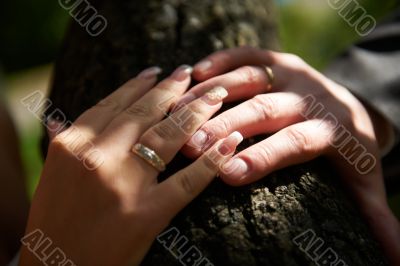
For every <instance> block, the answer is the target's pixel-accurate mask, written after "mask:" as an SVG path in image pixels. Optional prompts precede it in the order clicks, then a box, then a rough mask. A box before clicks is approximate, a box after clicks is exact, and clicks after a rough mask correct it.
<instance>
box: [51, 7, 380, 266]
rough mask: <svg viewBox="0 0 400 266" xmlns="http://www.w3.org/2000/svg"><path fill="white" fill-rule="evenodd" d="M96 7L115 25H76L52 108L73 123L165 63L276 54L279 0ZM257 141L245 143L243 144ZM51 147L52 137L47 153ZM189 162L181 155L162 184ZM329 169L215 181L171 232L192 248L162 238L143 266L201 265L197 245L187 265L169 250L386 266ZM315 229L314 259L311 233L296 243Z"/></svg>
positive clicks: (220, 261)
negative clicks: (93, 28) (245, 52)
mask: <svg viewBox="0 0 400 266" xmlns="http://www.w3.org/2000/svg"><path fill="white" fill-rule="evenodd" d="M90 2H91V4H93V5H94V6H95V7H96V8H97V10H98V11H99V14H101V15H103V16H104V17H105V18H106V19H107V21H108V27H107V29H106V30H105V32H103V33H102V34H101V35H99V36H98V37H91V36H90V35H89V34H87V33H86V32H85V30H84V29H83V28H82V27H81V26H80V25H79V24H78V23H76V22H75V21H72V22H71V26H70V29H69V31H68V33H67V35H66V39H65V43H64V46H63V48H62V50H61V53H60V56H59V59H58V61H57V64H56V67H55V76H54V81H53V85H52V92H51V96H50V99H51V100H52V102H53V104H52V107H51V108H50V109H49V110H48V111H47V113H50V112H52V110H54V109H55V108H59V109H61V110H62V111H63V112H64V113H65V114H66V115H67V117H68V119H69V120H71V121H73V120H75V119H76V118H77V117H78V116H79V115H80V114H81V113H82V112H83V111H84V110H86V109H87V108H89V107H91V106H92V105H94V104H95V103H96V102H98V101H99V100H100V99H102V98H103V97H105V96H106V95H108V94H109V93H110V92H112V91H113V90H115V89H116V88H118V87H119V86H120V85H121V84H122V83H124V82H125V81H126V80H128V79H129V78H131V77H132V76H134V75H135V74H137V73H138V72H139V71H140V70H142V69H144V68H145V67H148V66H152V65H159V66H161V67H162V68H163V69H164V70H165V73H169V72H170V71H172V70H173V69H174V68H175V67H176V66H178V65H180V64H183V63H185V64H193V63H195V62H196V61H197V60H199V59H200V58H202V57H203V56H205V55H207V54H209V53H211V52H213V51H215V50H219V49H224V48H229V47H235V46H238V45H252V46H259V47H263V48H275V49H276V48H277V42H276V40H277V38H276V35H277V32H276V29H277V28H276V25H275V12H274V10H273V3H272V0H191V1H185V0H146V1H137V0H136V1H135V0H129V1H128V0H127V1H117V0H113V1H94V0H91V1H90ZM226 108H229V106H226V107H225V109H226ZM257 139H260V138H256V139H253V140H249V141H246V142H244V143H243V145H242V148H244V147H247V146H249V145H251V143H252V142H254V141H257ZM46 146H47V140H44V150H46ZM188 163H190V161H189V160H188V159H186V158H185V157H183V156H181V155H178V156H177V158H176V159H175V160H174V161H173V162H172V163H171V164H170V165H169V166H168V170H167V171H166V172H164V173H163V174H162V175H161V176H160V180H163V179H164V178H165V177H166V176H169V175H170V174H171V173H174V172H176V171H177V170H179V169H181V168H183V167H184V166H186V165H187V164H188ZM329 167H330V166H329V165H328V164H327V163H326V162H325V161H323V160H322V159H319V160H318V161H315V162H311V163H309V164H305V165H301V166H296V167H292V168H289V169H285V170H282V171H279V172H277V173H274V174H271V175H269V176H267V177H265V178H264V179H263V180H262V181H260V182H258V183H256V184H253V185H249V186H246V187H242V188H233V187H229V186H227V185H225V184H223V183H222V182H221V181H220V180H216V181H215V182H213V183H212V184H211V185H210V186H209V187H208V188H207V190H206V191H205V192H204V193H203V194H202V195H201V196H200V197H198V198H197V199H196V200H195V201H194V202H193V203H192V204H190V205H189V206H188V207H187V208H186V209H185V210H183V211H182V212H181V213H180V214H179V215H178V216H177V217H176V218H175V219H174V221H173V222H172V224H171V226H170V227H169V229H170V228H174V227H176V229H177V230H179V234H180V236H186V237H187V239H188V240H189V242H188V244H187V245H184V246H182V248H181V250H178V248H177V247H178V246H181V245H180V244H177V247H175V248H171V249H170V250H168V249H167V248H165V246H163V245H161V244H160V242H159V241H155V243H154V245H153V247H152V249H151V250H150V252H149V254H148V255H147V257H146V259H145V261H144V262H143V265H163V266H169V265H181V264H183V265H194V263H191V262H190V259H189V258H188V256H189V255H193V257H194V258H195V259H196V258H197V257H198V256H199V253H197V254H195V253H196V252H193V248H192V249H191V250H190V251H189V253H187V254H186V256H183V257H180V258H181V261H179V260H178V259H176V258H175V257H174V256H173V255H172V254H171V253H173V252H175V253H176V254H178V255H179V254H182V253H184V251H185V250H188V249H189V248H190V247H191V246H192V245H194V246H195V247H197V249H198V250H199V251H200V252H201V253H202V256H204V257H206V258H207V259H208V260H209V261H210V263H208V261H207V260H205V259H203V260H202V262H201V263H200V264H199V265H212V264H213V265H232V266H233V265H241V266H242V265H249V266H252V265H314V264H315V261H317V262H318V263H319V264H320V265H331V264H328V263H327V261H329V258H328V257H329V256H328V254H333V253H332V251H334V252H335V254H337V256H338V259H337V261H339V260H342V261H343V262H345V263H346V264H347V265H363V266H364V265H371V266H372V265H373V266H376V265H385V262H384V259H383V257H382V254H381V252H380V249H379V247H378V245H377V244H376V242H375V241H374V240H373V238H372V237H371V234H370V232H369V230H368V228H367V226H366V224H365V222H364V221H363V219H362V218H361V215H360V213H359V212H358V211H357V209H356V207H355V206H354V204H353V203H352V202H351V200H349V199H348V198H347V197H346V196H345V194H344V193H343V188H342V187H341V186H340V185H339V183H338V180H339V178H338V176H337V175H335V174H334V171H333V170H332V169H331V168H329ZM308 229H311V230H313V232H315V237H314V241H315V240H316V239H317V238H318V237H319V238H321V239H322V240H323V242H324V245H323V246H322V247H320V248H319V249H318V248H316V247H317V245H314V246H312V247H311V248H310V249H309V251H308V253H309V255H307V252H304V251H302V249H301V247H303V248H305V246H304V245H305V244H307V243H311V240H310V239H312V237H311V238H308V239H307V238H304V239H303V242H302V244H301V243H300V246H299V245H296V244H295V242H297V241H293V238H295V237H296V236H298V235H299V234H301V233H303V232H305V231H307V230H308ZM170 232H174V231H170ZM161 240H165V238H163V239H161ZM179 243H180V242H179ZM297 243H298V242H297ZM317 243H319V242H318V241H317ZM113 244H117V243H113ZM164 244H165V245H166V246H168V245H167V243H164ZM328 248H331V249H332V250H331V251H329V249H328ZM327 250H328V251H327ZM324 251H327V252H326V253H325V254H324V256H325V257H324V256H322V258H320V259H319V261H318V256H317V255H321V254H322V253H323V252H324ZM312 252H314V253H315V254H313V253H312ZM188 254H189V255H188ZM196 256H197V257H196ZM327 256H328V257H327ZM333 256H334V255H333ZM195 259H194V261H195ZM324 259H328V260H327V261H325V262H324ZM313 260H314V262H313ZM207 263H208V264H207ZM324 263H325V264H324ZM346 264H340V263H339V264H338V265H346ZM332 265H334V264H332Z"/></svg>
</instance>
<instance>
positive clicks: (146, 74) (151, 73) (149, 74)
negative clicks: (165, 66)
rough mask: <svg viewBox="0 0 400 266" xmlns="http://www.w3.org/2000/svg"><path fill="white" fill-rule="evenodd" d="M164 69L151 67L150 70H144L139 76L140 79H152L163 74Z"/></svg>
mask: <svg viewBox="0 0 400 266" xmlns="http://www.w3.org/2000/svg"><path fill="white" fill-rule="evenodd" d="M161 72H162V69H161V68H160V67H158V66H155V67H150V68H148V69H145V70H143V71H142V72H141V73H140V74H139V75H138V78H142V79H152V78H154V77H156V76H157V75H159V74H161Z"/></svg>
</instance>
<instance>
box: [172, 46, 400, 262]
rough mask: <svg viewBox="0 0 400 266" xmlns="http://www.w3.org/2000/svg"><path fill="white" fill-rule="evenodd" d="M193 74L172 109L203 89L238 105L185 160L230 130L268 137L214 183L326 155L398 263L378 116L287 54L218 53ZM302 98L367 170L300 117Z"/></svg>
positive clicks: (195, 141) (399, 236) (198, 138)
mask: <svg viewBox="0 0 400 266" xmlns="http://www.w3.org/2000/svg"><path fill="white" fill-rule="evenodd" d="M264 65H267V66H269V67H270V68H271V69H272V71H273V73H274V74H275V80H274V83H273V86H272V88H269V87H268V84H269V82H270V80H269V76H268V75H267V72H266V71H265V69H263V66H264ZM193 76H194V78H195V79H197V80H198V81H202V83H200V84H199V85H197V86H195V87H194V88H192V89H191V90H190V91H189V92H188V93H186V94H185V95H184V96H183V98H182V99H181V101H180V102H179V103H178V106H180V105H181V104H182V103H188V102H190V101H192V100H193V99H196V98H197V97H198V96H199V95H201V94H203V93H204V92H205V91H206V90H207V88H208V87H210V86H223V87H225V88H226V89H227V90H228V91H229V96H228V97H227V98H226V99H225V102H231V101H236V100H246V101H245V102H243V103H242V104H240V105H238V106H236V107H234V108H232V109H230V110H228V111H226V112H224V113H222V114H221V115H219V116H217V117H215V118H213V119H211V120H210V121H208V122H207V123H205V124H204V125H203V126H202V127H201V129H200V130H199V132H197V133H196V134H195V135H194V136H193V137H192V139H191V140H190V141H189V142H188V144H187V145H186V146H185V147H184V149H183V151H184V153H185V154H186V155H188V156H190V157H197V156H199V155H200V154H202V153H203V152H204V151H207V149H208V147H211V146H212V144H213V143H214V142H215V140H218V139H220V138H223V137H226V136H228V135H229V134H230V133H231V132H234V131H239V132H241V133H242V134H243V136H244V137H245V138H248V137H251V136H254V135H259V134H272V136H270V137H268V138H266V139H265V140H264V141H261V142H259V143H256V144H254V145H253V146H251V147H248V148H247V149H245V150H244V151H242V152H240V153H238V154H236V155H235V156H234V157H233V158H232V159H231V160H230V161H228V162H227V163H226V164H225V165H224V166H223V167H222V171H221V173H220V176H221V178H222V179H223V180H224V181H225V182H226V183H227V184H230V185H233V186H240V185H245V184H248V183H252V182H255V181H257V180H259V179H260V178H263V177H264V176H266V175H268V174H269V173H271V172H273V171H275V170H278V169H281V168H284V167H287V166H290V165H294V164H299V163H303V162H306V161H309V160H312V159H314V158H316V157H318V156H326V157H327V158H329V159H330V161H331V162H332V163H333V165H334V166H335V167H336V168H337V169H338V171H339V173H340V174H341V177H342V181H343V182H344V184H346V186H347V188H348V189H349V191H350V193H351V194H352V196H353V197H354V199H355V201H356V202H357V203H358V206H359V208H360V210H361V212H362V213H363V214H364V215H365V217H366V219H367V221H368V223H369V225H370V226H371V229H372V231H373V232H374V233H375V237H376V239H377V240H378V241H379V242H380V243H381V245H382V248H383V250H384V252H385V254H386V256H387V258H388V260H389V262H390V264H391V265H400V225H399V222H398V220H397V219H396V217H395V216H394V214H393V213H392V211H391V210H390V208H389V207H388V204H387V201H386V193H385V188H384V182H383V176H382V169H381V165H380V148H381V147H382V146H384V145H385V141H386V139H387V137H388V136H389V135H390V134H391V133H392V132H390V131H391V130H392V128H391V127H390V126H388V125H387V124H386V121H385V120H384V119H383V118H382V117H381V116H380V115H379V114H377V113H376V112H375V111H374V110H371V109H368V108H367V107H365V106H364V105H363V104H362V103H361V102H360V100H359V99H357V98H356V97H355V96H354V95H353V94H352V93H350V92H349V90H347V89H346V88H344V87H342V86H340V85H339V84H337V83H335V82H333V81H331V80H329V79H328V78H326V77H325V76H323V75H322V74H321V73H319V72H317V71H316V70H314V69H313V68H312V67H310V66H309V65H307V64H306V63H305V62H304V61H303V60H301V59H300V58H299V57H297V56H295V55H290V54H283V53H276V52H272V51H265V50H259V49H256V48H250V47H242V48H235V49H231V50H225V51H220V52H217V53H215V54H212V55H210V56H208V57H207V58H205V59H204V60H202V61H201V62H199V63H198V64H197V65H196V66H195V68H194V73H193ZM268 89H271V90H270V91H268ZM310 94H311V95H314V96H315V98H316V99H318V102H320V103H321V104H322V105H323V106H324V108H325V110H326V112H330V113H331V114H333V115H334V117H336V119H337V120H338V122H339V123H340V124H342V125H343V126H344V127H345V128H346V129H347V130H348V131H349V132H350V133H351V135H352V136H354V137H355V139H357V140H358V141H359V142H360V144H361V145H363V146H364V147H365V148H366V150H367V152H369V153H370V154H371V155H372V156H374V157H375V158H376V164H375V165H373V167H372V168H371V170H370V171H368V172H367V173H360V172H359V171H357V169H356V168H355V167H354V166H353V165H351V164H349V163H348V161H347V160H346V159H344V158H343V156H342V155H341V154H340V153H339V152H338V150H337V149H336V148H335V147H333V146H332V145H331V144H330V143H331V142H330V138H333V136H334V134H333V133H334V126H333V123H332V122H331V121H329V120H323V119H321V118H320V117H318V116H317V117H311V118H307V117H304V116H303V115H301V114H302V113H303V112H304V111H306V108H307V106H306V105H304V104H299V103H301V102H302V100H303V99H304V97H305V96H307V95H310ZM177 109H178V108H177ZM232 170H233V171H232Z"/></svg>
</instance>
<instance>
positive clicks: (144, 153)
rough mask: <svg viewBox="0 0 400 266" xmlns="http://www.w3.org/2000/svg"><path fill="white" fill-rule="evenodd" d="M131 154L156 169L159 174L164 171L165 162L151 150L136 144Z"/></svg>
mask: <svg viewBox="0 0 400 266" xmlns="http://www.w3.org/2000/svg"><path fill="white" fill-rule="evenodd" d="M132 152H133V153H134V154H136V155H138V156H139V157H140V158H142V159H143V160H144V161H146V162H147V163H148V164H150V165H151V166H153V167H154V168H156V169H157V170H158V171H159V172H162V171H164V170H165V162H164V160H163V159H161V157H160V156H158V154H157V153H156V152H155V151H153V150H152V149H150V148H148V147H146V146H144V145H143V144H141V143H137V144H135V145H134V146H133V148H132Z"/></svg>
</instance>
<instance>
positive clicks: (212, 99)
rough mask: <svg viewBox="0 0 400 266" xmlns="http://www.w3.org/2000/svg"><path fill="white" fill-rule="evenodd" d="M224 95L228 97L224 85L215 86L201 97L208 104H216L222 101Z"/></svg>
mask: <svg viewBox="0 0 400 266" xmlns="http://www.w3.org/2000/svg"><path fill="white" fill-rule="evenodd" d="M226 97H228V91H227V90H226V89H225V88H224V87H215V88H214V89H212V90H210V91H209V92H207V93H206V94H204V96H202V97H201V99H202V100H203V101H205V102H206V103H207V104H209V105H216V104H218V103H220V102H222V100H223V99H225V98H226Z"/></svg>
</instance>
